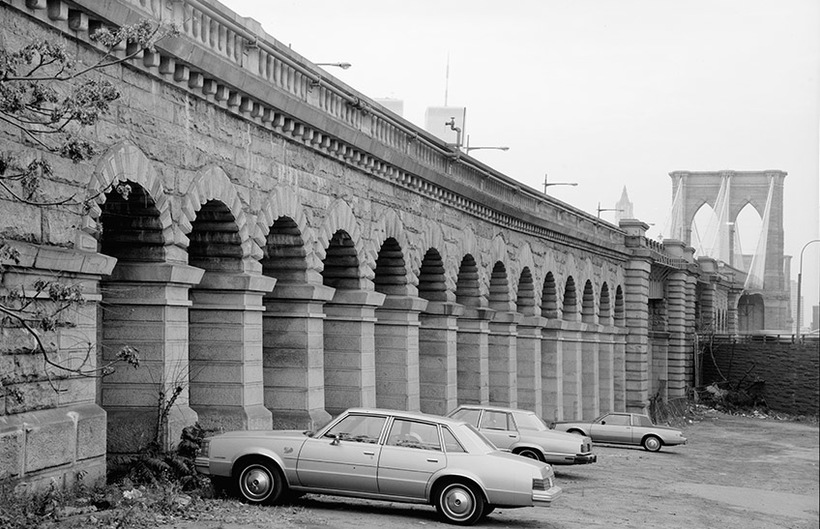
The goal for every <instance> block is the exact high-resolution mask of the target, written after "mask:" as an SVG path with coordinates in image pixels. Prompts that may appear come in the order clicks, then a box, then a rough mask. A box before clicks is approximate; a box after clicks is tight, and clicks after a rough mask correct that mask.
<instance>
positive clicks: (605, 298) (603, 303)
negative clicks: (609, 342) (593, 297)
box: [598, 283, 612, 325]
mask: <svg viewBox="0 0 820 529" xmlns="http://www.w3.org/2000/svg"><path fill="white" fill-rule="evenodd" d="M598 323H600V324H601V325H612V308H611V307H610V302H609V285H607V284H606V283H604V284H603V285H601V297H600V298H599V302H598Z"/></svg>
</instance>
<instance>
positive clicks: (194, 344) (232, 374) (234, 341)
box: [189, 271, 276, 430]
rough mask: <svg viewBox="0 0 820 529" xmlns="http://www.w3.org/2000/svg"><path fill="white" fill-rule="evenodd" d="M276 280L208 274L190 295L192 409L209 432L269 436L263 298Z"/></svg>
mask: <svg viewBox="0 0 820 529" xmlns="http://www.w3.org/2000/svg"><path fill="white" fill-rule="evenodd" d="M275 284H276V280H275V279H273V278H270V277H266V276H263V275H251V274H246V273H231V272H215V271H214V272H212V271H207V272H205V275H204V276H203V278H202V281H201V282H200V283H199V285H197V286H196V287H194V288H192V289H191V302H192V306H191V309H190V316H189V317H190V326H189V329H190V330H189V340H190V356H191V368H190V377H191V407H192V408H193V409H194V410H195V411H196V412H197V414H198V415H199V423H200V425H202V427H203V428H205V429H220V430H269V429H270V428H271V425H272V422H271V412H270V410H268V409H267V408H265V405H264V401H265V397H264V395H265V392H264V385H263V383H262V312H263V311H264V310H265V307H264V305H263V304H262V296H263V295H265V294H267V293H268V292H270V291H271V290H273V287H274V285H275Z"/></svg>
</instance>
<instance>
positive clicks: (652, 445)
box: [641, 435, 663, 452]
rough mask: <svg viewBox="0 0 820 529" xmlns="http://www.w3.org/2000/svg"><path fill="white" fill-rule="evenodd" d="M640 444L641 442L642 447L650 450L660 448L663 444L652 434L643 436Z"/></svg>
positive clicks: (654, 450) (655, 450) (653, 450)
mask: <svg viewBox="0 0 820 529" xmlns="http://www.w3.org/2000/svg"><path fill="white" fill-rule="evenodd" d="M641 444H643V447H644V449H646V450H649V451H650V452H657V451H658V450H660V449H661V446H663V443H662V442H661V440H660V439H658V438H657V437H655V436H654V435H647V436H646V437H644V438H643V443H641Z"/></svg>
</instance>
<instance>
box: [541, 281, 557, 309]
mask: <svg viewBox="0 0 820 529" xmlns="http://www.w3.org/2000/svg"><path fill="white" fill-rule="evenodd" d="M541 315H542V316H544V317H545V318H547V319H551V320H554V319H557V318H558V288H557V287H556V286H555V276H554V275H552V272H547V277H545V278H544V288H543V289H542V290H541Z"/></svg>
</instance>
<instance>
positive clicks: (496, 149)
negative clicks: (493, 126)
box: [464, 134, 510, 154]
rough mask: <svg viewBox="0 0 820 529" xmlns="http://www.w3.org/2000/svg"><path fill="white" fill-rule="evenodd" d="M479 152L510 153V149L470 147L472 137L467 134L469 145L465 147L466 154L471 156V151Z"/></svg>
mask: <svg viewBox="0 0 820 529" xmlns="http://www.w3.org/2000/svg"><path fill="white" fill-rule="evenodd" d="M478 150H485V151H486V150H495V151H509V150H510V148H509V147H506V146H505V147H470V135H469V134H467V144H466V145H465V146H464V152H465V153H467V154H470V151H478Z"/></svg>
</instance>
